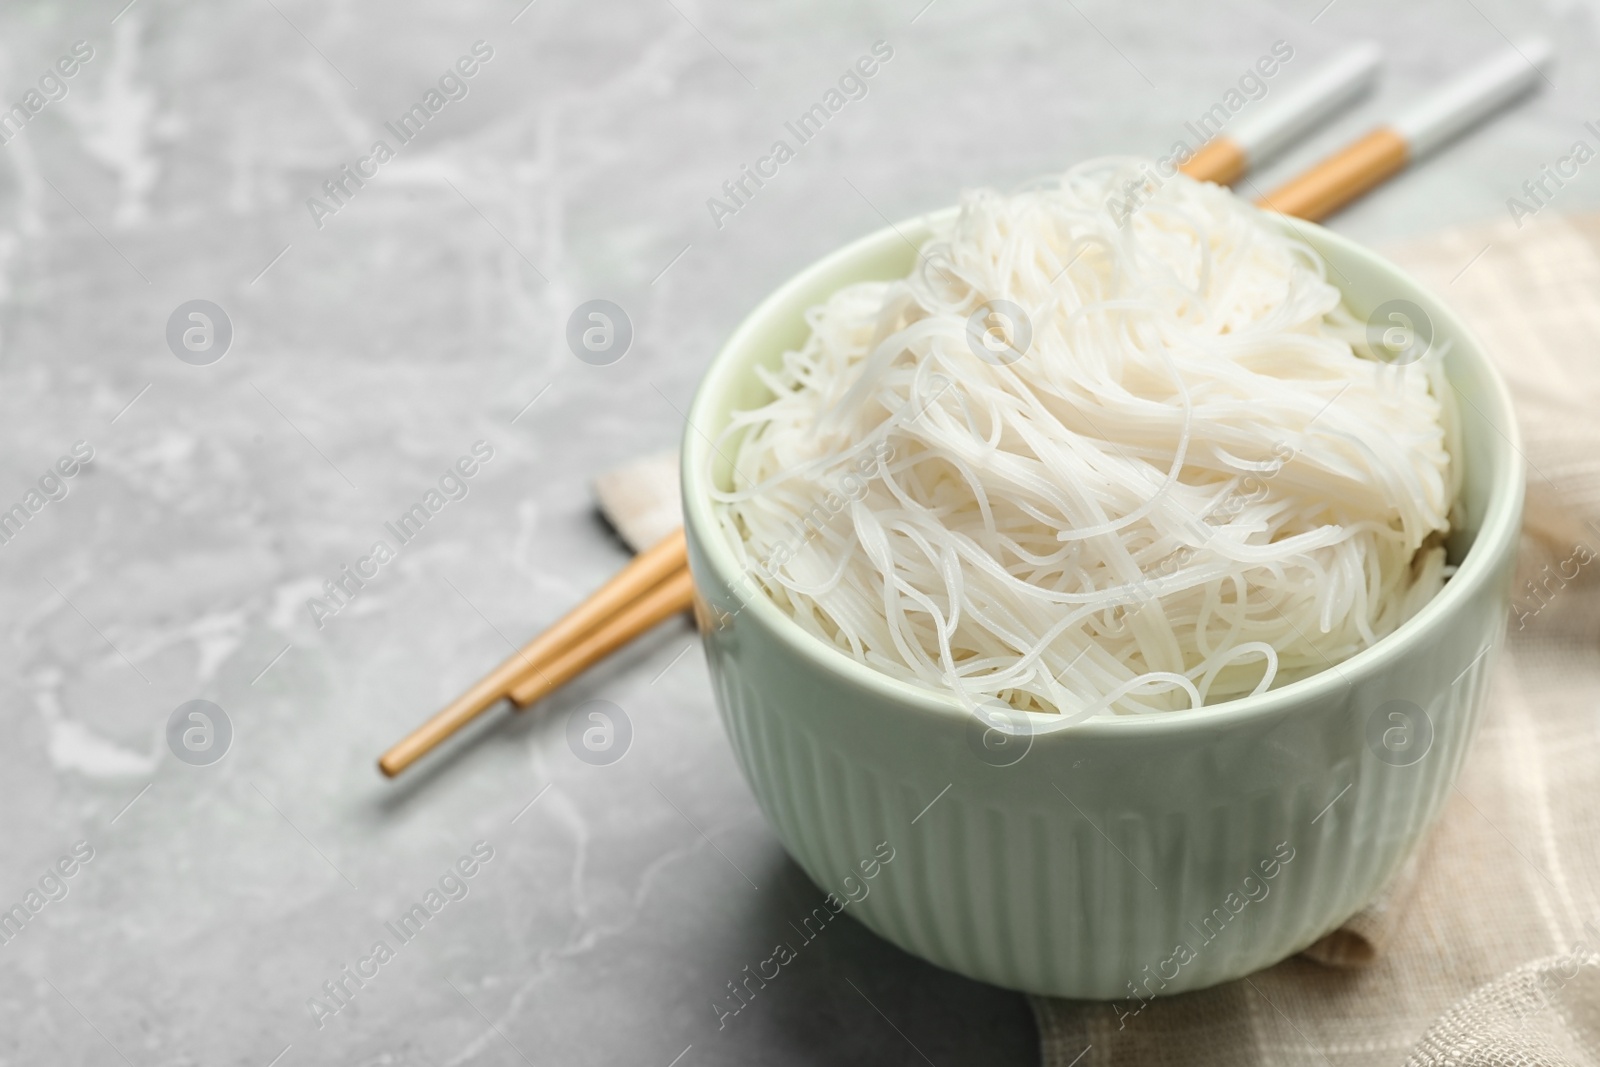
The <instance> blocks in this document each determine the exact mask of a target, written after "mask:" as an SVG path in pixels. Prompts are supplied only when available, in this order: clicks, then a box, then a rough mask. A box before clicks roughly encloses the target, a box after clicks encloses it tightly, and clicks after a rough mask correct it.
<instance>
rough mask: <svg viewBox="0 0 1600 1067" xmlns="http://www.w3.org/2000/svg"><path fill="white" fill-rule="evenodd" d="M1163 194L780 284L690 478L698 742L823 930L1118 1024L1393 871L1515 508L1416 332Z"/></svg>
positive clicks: (1059, 188)
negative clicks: (711, 719)
mask: <svg viewBox="0 0 1600 1067" xmlns="http://www.w3.org/2000/svg"><path fill="white" fill-rule="evenodd" d="M1153 174H1154V172H1153V171H1152V169H1151V168H1149V167H1148V166H1146V165H1144V164H1143V163H1142V162H1141V161H1139V160H1131V159H1120V158H1116V159H1102V160H1095V161H1091V162H1089V163H1085V164H1083V165H1081V166H1078V167H1075V168H1073V169H1072V170H1070V171H1068V172H1067V173H1066V174H1065V175H1062V176H1059V177H1053V178H1050V179H1049V180H1041V181H1039V182H1036V183H1033V184H1031V185H1029V186H1027V187H1025V188H1023V189H1021V190H1018V191H1016V192H1012V193H1000V192H996V191H993V190H978V191H974V192H968V193H966V194H964V195H963V197H962V199H961V202H960V203H959V204H958V205H957V206H956V207H954V208H951V209H947V210H944V211H940V212H936V213H933V214H930V215H926V216H922V217H919V218H915V219H910V220H907V221H905V222H901V223H899V224H897V225H893V226H890V227H888V228H886V229H884V230H882V231H879V232H877V233H874V234H871V235H869V236H867V237H865V238H863V239H861V240H859V241H857V242H856V243H854V244H851V245H849V246H848V247H846V248H844V249H841V250H840V251H837V252H835V253H833V254H831V255H829V256H827V257H825V258H824V259H822V260H820V261H819V262H817V263H815V264H813V265H812V266H810V267H808V268H806V269H805V270H803V271H801V272H800V273H799V274H798V275H796V276H795V277H794V278H793V279H792V280H790V281H789V282H787V283H786V284H785V285H783V286H782V287H781V288H779V289H778V290H777V291H776V292H775V293H774V294H772V295H771V296H770V297H769V298H767V299H766V300H765V301H764V302H763V303H762V304H761V305H760V306H759V307H758V308H757V309H756V310H755V311H754V312H753V313H752V314H751V315H750V316H749V317H748V318H747V319H746V320H745V321H744V323H743V324H742V325H740V326H739V328H738V329H737V330H736V331H735V332H734V334H733V336H732V337H731V338H730V339H729V341H728V342H727V344H726V346H725V347H724V348H723V349H722V351H721V352H720V353H719V354H718V355H717V357H716V358H715V360H714V361H713V363H712V365H711V367H710V368H709V370H708V372H707V374H706V376H705V378H704V380H703V382H702V384H701V386H700V389H699V391H698V393H697V395H696V398H695V401H694V405H693V408H692V409H691V411H690V413H689V418H688V424H689V425H688V429H687V430H686V432H685V436H684V440H683V461H682V462H683V468H682V476H683V493H684V512H685V528H686V530H687V534H688V542H689V550H690V564H691V568H692V571H693V574H694V581H695V588H696V611H697V615H698V617H699V622H700V624H701V630H702V633H703V635H704V644H705V648H706V653H707V659H708V663H709V667H710V673H711V677H712V681H713V688H714V691H715V695H716V700H717V704H718V708H719V710H720V713H721V715H722V718H723V721H724V724H725V726H726V729H727V733H728V736H729V738H730V741H731V743H732V746H733V749H734V752H735V753H736V755H737V757H738V760H739V763H740V766H741V769H742V771H743V773H744V775H745V777H746V779H747V780H748V782H749V784H750V787H751V789H752V791H753V792H754V793H755V796H756V799H757V800H758V802H759V803H760V806H761V809H762V811H763V813H764V815H765V817H766V819H767V821H768V823H769V824H770V825H771V826H772V828H773V830H774V832H775V833H776V834H777V835H778V837H779V839H780V840H781V841H782V843H783V845H784V847H785V848H786V849H787V850H788V852H789V854H790V855H791V856H792V857H793V858H794V860H795V862H796V863H798V864H799V865H800V866H801V867H802V868H803V869H804V870H805V871H806V873H807V874H808V875H809V876H810V877H811V879H812V880H813V881H814V882H815V883H816V885H817V886H818V888H819V889H820V890H821V891H822V892H823V894H824V896H823V899H822V903H820V904H819V906H818V907H819V913H818V915H817V916H816V917H815V919H816V921H817V922H819V923H820V922H825V921H827V920H828V919H829V918H831V916H832V915H833V914H837V913H839V912H841V911H844V910H846V909H848V911H849V912H850V914H851V915H853V916H855V917H856V918H857V919H859V920H860V921H861V922H863V923H865V924H866V925H867V926H868V927H870V928H871V929H872V930H874V931H875V932H877V933H878V934H879V935H881V936H883V937H885V938H887V939H888V940H890V941H892V942H894V943H895V944H896V945H898V946H900V947H901V948H904V949H905V950H906V951H908V952H911V953H914V954H916V955H918V956H920V957H922V958H924V959H927V960H929V961H931V962H933V963H935V964H938V965H939V966H942V967H946V968H948V969H950V970H953V971H957V972H959V973H961V974H964V975H967V976H970V977H972V978H976V979H979V980H982V981H986V982H991V983H995V984H998V985H1002V986H1006V987H1010V988H1014V989H1019V990H1024V991H1027V992H1031V993H1039V994H1047V995H1053V996H1062V997H1074V998H1093V999H1106V1000H1128V1001H1129V1002H1130V1003H1132V1002H1134V1000H1135V999H1137V1001H1139V1002H1142V1001H1143V1000H1147V999H1149V998H1150V997H1152V996H1155V995H1158V994H1168V993H1175V992H1181V991H1184V990H1190V989H1199V988H1204V987H1206V986H1209V985H1213V984H1215V983H1218V982H1222V981H1226V980H1229V979H1233V978H1237V977H1239V976H1241V975H1244V974H1248V973H1250V972H1252V971H1255V970H1258V969H1260V968H1262V967H1264V966H1267V965H1269V964H1271V963H1273V962H1276V961H1278V960H1281V959H1283V958H1285V957H1287V956H1289V955H1291V954H1293V953H1295V952H1298V951H1300V950H1301V949H1303V948H1305V947H1307V946H1308V945H1310V944H1312V943H1313V942H1315V941H1317V940H1318V939H1319V938H1321V937H1323V936H1325V935H1327V934H1329V933H1330V932H1332V931H1333V930H1335V929H1337V928H1338V927H1339V925H1340V924H1341V923H1343V922H1344V921H1345V920H1346V919H1347V918H1349V917H1350V916H1351V915H1353V914H1354V913H1355V912H1357V911H1358V910H1360V909H1361V908H1362V907H1363V906H1364V905H1365V904H1366V903H1368V902H1369V901H1370V900H1371V899H1372V898H1373V896H1374V895H1375V894H1376V893H1377V892H1378V890H1379V889H1380V888H1381V887H1382V886H1383V884H1384V883H1385V881H1386V880H1387V879H1389V878H1390V877H1392V876H1393V875H1394V873H1395V872H1396V871H1397V870H1398V868H1399V866H1400V864H1401V863H1403V862H1404V861H1405V859H1406V858H1407V856H1408V855H1409V854H1410V853H1411V852H1412V850H1413V849H1414V848H1415V847H1416V845H1417V843H1418V841H1419V839H1420V837H1421V836H1422V834H1423V833H1424V832H1425V831H1426V829H1427V827H1428V826H1429V824H1430V823H1431V821H1432V820H1433V819H1434V817H1435V816H1436V815H1437V814H1438V812H1439V810H1440V806H1441V803H1442V801H1443V799H1444V797H1445V796H1446V794H1447V793H1448V792H1449V790H1450V788H1451V786H1452V784H1453V783H1454V781H1455V777H1456V775H1457V772H1458V771H1459V768H1460V766H1461V762H1462V759H1463V756H1464V754H1465V751H1466V748H1467V745H1468V743H1469V742H1470V740H1471V738H1472V736H1473V733H1474V730H1475V727H1476V725H1477V722H1478V719H1479V716H1480V714H1481V712H1482V710H1483V704H1484V697H1485V692H1486V685H1487V679H1488V677H1489V673H1490V671H1491V669H1492V667H1493V664H1494V661H1495V659H1496V657H1497V652H1498V649H1499V646H1500V644H1501V641H1502V639H1503V636H1504V630H1505V623H1506V619H1507V615H1508V610H1509V603H1510V585H1511V574H1512V565H1513V562H1514V554H1515V549H1516V545H1517V539H1518V532H1519V528H1520V522H1521V509H1522V496H1523V481H1522V478H1523V474H1522V464H1521V461H1520V458H1519V452H1518V446H1517V440H1518V434H1517V427H1516V422H1515V419H1514V417H1513V414H1512V409H1511V403H1510V400H1509V397H1508V395H1507V392H1506V388H1505V385H1504V383H1503V382H1502V381H1501V379H1500V377H1499V376H1498V374H1497V373H1496V371H1495V370H1494V368H1493V366H1492V364H1491V362H1490V360H1489V359H1488V357H1487V356H1486V355H1485V354H1484V352H1483V350H1482V348H1481V347H1480V345H1479V343H1478V342H1477V341H1476V340H1475V339H1474V338H1473V337H1472V335H1471V334H1470V333H1469V332H1468V331H1467V329H1466V328H1465V327H1464V326H1463V325H1462V323H1461V322H1460V320H1459V319H1458V318H1457V317H1456V316H1455V315H1454V314H1453V313H1452V312H1451V311H1450V310H1449V309H1448V308H1447V307H1446V306H1445V305H1444V304H1443V303H1442V302H1441V301H1440V300H1439V299H1438V298H1437V297H1435V296H1433V295H1432V294H1431V293H1429V292H1427V291H1426V290H1424V289H1423V288H1422V287H1421V286H1420V285H1419V284H1418V283H1417V282H1415V281H1414V280H1412V279H1411V278H1409V277H1407V276H1406V275H1405V274H1403V273H1402V272H1401V271H1400V270H1398V269H1397V268H1396V267H1394V266H1392V265H1391V264H1389V263H1388V262H1386V261H1385V260H1384V259H1382V258H1381V257H1379V256H1377V255H1375V254H1374V253H1372V252H1370V251H1368V250H1366V249H1365V248H1362V247H1361V246H1359V245H1357V244H1355V243H1354V242H1352V241H1350V240H1348V239H1346V238H1343V237H1340V236H1338V235H1337V234H1334V233H1332V232H1330V231H1328V230H1325V229H1323V228H1321V227H1319V226H1315V225H1312V224H1309V223H1304V222H1298V221H1294V220H1290V219H1286V218H1283V217H1280V216H1276V215H1272V214H1269V213H1265V212H1262V211H1260V210H1258V209H1256V208H1254V207H1252V206H1251V205H1249V204H1248V203H1246V202H1245V201H1243V200H1241V199H1239V198H1238V197H1236V196H1235V195H1234V194H1233V193H1231V192H1229V191H1227V190H1226V189H1223V188H1220V187H1217V186H1215V185H1210V184H1207V183H1199V182H1194V181H1191V180H1189V179H1188V178H1185V177H1182V176H1178V177H1174V178H1172V179H1169V180H1166V181H1161V180H1160V179H1158V178H1155V177H1154V176H1153ZM885 855H892V856H893V857H894V858H893V860H892V861H891V862H883V857H884V856H885ZM869 872H870V873H869Z"/></svg>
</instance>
